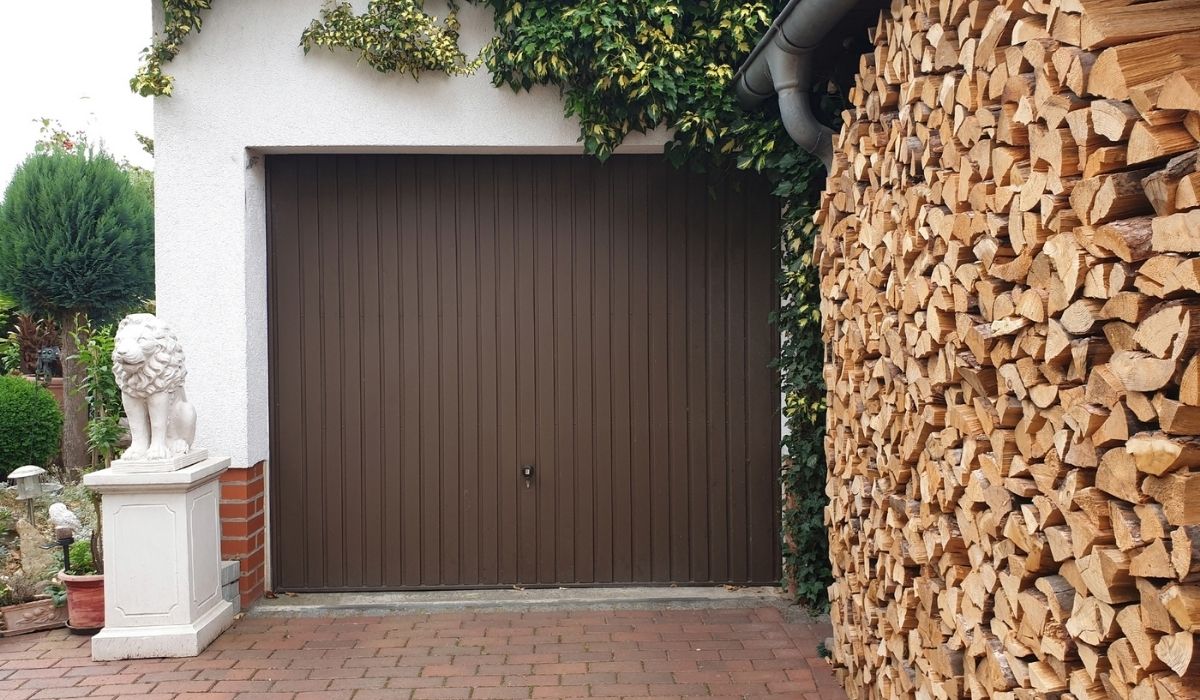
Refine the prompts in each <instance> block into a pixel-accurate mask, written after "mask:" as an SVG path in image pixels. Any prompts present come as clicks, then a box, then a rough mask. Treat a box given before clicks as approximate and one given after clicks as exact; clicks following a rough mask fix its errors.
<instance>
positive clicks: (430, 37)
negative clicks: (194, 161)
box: [135, 0, 830, 604]
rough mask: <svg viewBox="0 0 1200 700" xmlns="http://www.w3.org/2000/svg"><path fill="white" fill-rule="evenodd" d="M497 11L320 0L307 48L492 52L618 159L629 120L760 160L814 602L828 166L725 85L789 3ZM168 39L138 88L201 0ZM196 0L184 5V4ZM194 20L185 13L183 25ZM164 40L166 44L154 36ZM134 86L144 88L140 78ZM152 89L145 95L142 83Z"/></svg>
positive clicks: (674, 148) (794, 512)
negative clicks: (489, 18)
mask: <svg viewBox="0 0 1200 700" xmlns="http://www.w3.org/2000/svg"><path fill="white" fill-rule="evenodd" d="M470 1H471V2H473V3H475V4H479V5H484V6H487V7H489V8H491V9H492V10H493V12H494V17H495V33H496V38H495V39H494V40H493V41H492V42H491V43H489V44H488V45H487V46H486V47H485V48H484V50H483V53H482V54H481V55H480V56H477V57H475V58H469V57H467V56H466V55H465V54H464V53H463V51H462V50H461V49H460V48H459V45H458V38H459V35H458V32H459V25H458V15H457V13H458V9H459V4H458V0H451V2H450V3H449V10H450V12H449V13H448V14H447V16H446V17H445V18H444V19H439V18H437V17H435V16H433V15H432V14H430V13H428V12H426V10H425V7H424V2H423V1H422V0H371V2H370V3H369V4H368V7H367V10H366V12H364V13H362V14H355V12H354V10H353V9H352V8H351V7H350V6H349V5H348V4H345V3H341V4H337V5H333V6H327V7H326V8H325V9H324V10H323V11H322V12H321V16H320V17H319V18H318V19H316V20H314V21H313V23H312V24H311V25H310V26H309V27H308V28H307V29H306V30H305V31H304V33H303V35H302V37H301V44H302V46H304V48H305V50H306V51H307V50H309V49H311V48H312V47H314V46H323V47H327V48H330V49H333V48H342V49H347V50H350V51H353V52H356V53H357V54H358V55H359V57H360V59H361V60H363V61H365V62H366V63H368V64H369V65H370V66H372V67H373V68H375V69H376V70H379V71H382V72H405V73H409V74H411V75H412V76H414V77H416V76H418V75H419V74H420V73H421V72H423V71H434V72H442V73H446V74H448V75H461V74H465V73H470V72H473V71H474V70H475V69H476V68H477V67H479V65H480V63H481V62H483V63H486V65H487V68H488V70H489V72H490V73H491V76H492V80H493V82H494V83H495V84H496V85H498V86H508V87H510V88H512V89H513V90H528V89H530V88H532V87H534V86H537V85H548V86H554V87H557V88H558V89H559V90H561V92H562V95H563V99H564V104H565V111H566V115H567V116H570V117H574V118H576V119H578V121H579V123H580V130H581V131H580V141H581V143H582V144H583V148H584V150H585V151H586V152H587V153H590V154H592V155H595V156H597V157H599V158H601V159H603V158H607V157H608V156H610V155H611V154H612V153H613V151H614V150H615V149H616V148H617V146H619V145H620V144H621V142H622V141H623V140H624V139H625V138H626V137H627V136H628V135H629V134H631V133H633V132H646V131H649V130H652V129H654V128H656V127H658V126H660V125H661V126H664V127H665V128H667V129H668V130H669V132H670V133H671V134H672V140H671V141H670V143H668V145H667V156H668V157H669V158H670V159H671V161H672V162H673V163H675V164H676V165H679V166H686V167H694V168H698V169H707V170H721V169H724V168H732V167H736V168H740V169H745V170H754V171H758V172H761V173H763V174H764V175H765V176H767V177H769V178H770V179H771V180H772V182H774V183H775V188H776V194H777V195H778V196H779V197H780V198H781V201H782V203H783V217H782V230H781V234H780V236H781V246H782V251H783V255H782V260H783V264H782V268H781V272H780V278H779V283H780V295H781V307H780V310H779V312H778V314H777V315H776V317H775V319H774V320H775V322H776V323H777V324H778V326H779V329H780V331H781V333H782V337H783V342H782V351H781V354H780V359H779V363H780V364H779V370H780V375H781V378H782V382H783V389H784V393H785V406H784V416H785V419H786V422H787V426H788V434H787V435H786V436H785V438H784V445H783V447H784V449H785V451H786V454H787V459H786V460H785V466H784V469H783V473H782V475H781V477H782V481H783V485H784V493H785V496H784V500H785V503H784V515H783V537H784V557H785V576H784V584H785V585H787V586H788V587H789V589H790V590H791V591H793V593H794V594H795V595H796V597H797V598H798V599H800V600H801V601H804V602H807V603H810V604H821V603H822V602H823V601H824V598H825V587H826V586H827V585H828V583H829V578H830V573H829V561H828V556H827V553H826V552H827V539H826V534H825V528H824V524H823V513H822V509H823V507H824V504H825V497H824V485H825V457H824V447H823V436H824V426H825V405H824V395H825V387H824V383H823V379H822V374H821V369H822V342H821V336H820V318H819V308H820V305H819V298H818V297H819V294H818V288H817V274H816V270H815V267H814V264H813V255H812V251H811V247H812V242H813V238H814V234H815V231H814V230H813V224H812V215H813V213H814V212H815V210H816V204H817V197H818V195H819V192H820V190H821V188H822V186H823V180H824V171H823V169H822V167H821V165H820V163H819V162H818V161H817V160H816V159H814V158H812V157H810V156H808V155H807V154H806V153H804V152H803V151H802V150H801V149H800V148H799V147H798V146H796V145H795V144H794V143H793V142H792V141H791V140H790V139H789V138H788V136H787V134H786V133H785V132H784V131H783V127H782V125H781V123H780V121H779V115H778V113H773V112H770V111H759V112H746V111H745V110H743V109H741V108H740V107H739V106H738V105H737V103H736V101H735V99H734V95H733V92H732V90H730V88H729V84H730V81H731V79H732V77H733V71H734V67H735V66H736V65H737V64H738V63H739V62H740V61H742V60H743V59H744V58H745V57H746V55H747V54H748V53H749V52H750V50H751V49H752V48H753V46H754V44H755V42H756V41H757V40H758V38H759V37H760V36H762V35H763V33H764V32H765V31H766V29H767V27H768V26H769V25H770V22H771V20H772V19H773V18H774V16H775V14H776V13H777V12H778V11H779V10H780V9H782V6H783V4H784V0H772V1H767V0H587V1H584V0H579V1H576V2H564V1H563V0H470ZM163 4H164V7H167V8H171V7H174V8H176V11H174V12H173V11H172V10H171V9H168V11H167V13H166V16H167V17H168V18H175V20H174V22H173V23H172V22H170V21H169V22H168V26H167V30H166V32H165V33H166V35H167V36H166V38H165V39H163V40H162V41H159V42H156V44H155V47H151V49H148V50H147V54H148V56H149V59H151V60H157V62H155V63H149V62H148V64H147V66H145V67H143V71H142V72H141V73H139V77H141V76H143V74H145V77H144V78H143V79H142V81H141V83H137V80H138V79H137V78H135V89H137V88H138V85H139V84H140V85H143V86H150V87H157V86H165V88H166V90H165V91H164V92H154V91H153V90H149V93H150V94H169V93H170V85H171V82H170V78H169V77H166V76H163V75H162V74H161V67H162V64H163V63H165V62H166V61H169V60H170V58H171V57H174V55H175V54H177V53H178V44H179V41H181V40H182V38H183V37H184V36H186V34H188V33H189V32H190V31H192V30H198V29H199V26H200V23H199V18H198V16H197V15H196V14H195V13H194V12H192V10H194V9H200V8H207V7H208V0H163ZM182 9H187V10H188V12H186V13H184V12H182ZM186 21H190V22H192V24H187V23H186ZM160 45H161V46H162V48H161V49H156V47H159V46H160ZM140 91H141V90H140ZM143 94H146V92H145V91H144V92H143Z"/></svg>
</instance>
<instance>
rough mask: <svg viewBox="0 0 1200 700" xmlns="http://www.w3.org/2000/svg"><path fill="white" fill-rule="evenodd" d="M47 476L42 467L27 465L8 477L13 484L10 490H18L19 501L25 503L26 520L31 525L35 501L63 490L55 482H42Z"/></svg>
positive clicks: (60, 485)
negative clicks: (39, 497)
mask: <svg viewBox="0 0 1200 700" xmlns="http://www.w3.org/2000/svg"><path fill="white" fill-rule="evenodd" d="M45 475H46V470H45V469H42V468H41V467H38V466H35V465H32V464H26V465H25V466H23V467H21V468H19V469H15V470H13V471H12V472H11V473H10V474H9V475H8V480H9V481H11V482H13V485H12V486H10V487H9V488H10V489H16V491H17V500H18V501H24V502H25V518H26V519H27V520H28V521H29V524H30V525H32V524H33V501H34V499H36V498H37V497H38V496H41V495H44V494H50V493H58V492H59V491H61V490H62V484H58V483H55V482H53V481H49V482H47V481H42V477H43V476H45Z"/></svg>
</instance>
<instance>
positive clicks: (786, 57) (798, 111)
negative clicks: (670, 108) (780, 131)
mask: <svg viewBox="0 0 1200 700" xmlns="http://www.w3.org/2000/svg"><path fill="white" fill-rule="evenodd" d="M854 5H855V2H854V0H791V2H789V3H788V4H787V5H786V6H785V7H784V8H783V10H782V11H781V12H780V13H779V16H778V17H776V18H775V21H774V22H772V23H771V27H770V28H769V29H767V32H766V34H764V35H763V38H762V39H761V40H759V42H758V45H757V46H755V47H754V51H752V52H751V53H750V56H749V57H748V58H747V59H746V61H745V62H744V63H743V64H742V67H741V68H739V69H738V72H737V74H736V75H735V76H734V83H735V87H736V90H737V97H738V102H739V103H740V104H741V105H742V107H743V108H744V109H748V110H749V109H755V108H757V107H758V106H760V105H761V104H762V103H763V102H765V101H766V100H767V99H768V98H769V97H770V96H771V95H772V94H775V95H778V99H779V113H780V117H781V119H782V120H783V126H784V128H785V129H786V130H787V132H788V135H789V136H791V137H792V140H793V141H795V142H796V143H797V144H799V145H800V147H801V148H803V149H804V150H806V151H808V152H809V153H812V154H814V155H816V156H817V157H818V158H820V159H821V162H822V163H824V164H825V170H826V171H827V172H828V171H829V170H830V168H831V167H832V166H833V130H832V129H830V128H829V127H827V126H825V125H824V124H822V123H821V122H820V121H818V120H817V118H816V115H814V114H813V110H812V97H811V95H810V93H809V89H810V88H811V87H812V72H813V71H812V58H813V56H812V54H813V50H814V49H815V48H816V47H817V45H819V44H820V43H821V41H822V40H823V39H824V38H825V36H826V35H827V34H828V33H829V31H830V30H831V29H833V27H834V25H836V24H837V23H838V21H839V20H841V18H842V17H843V16H845V14H846V12H848V11H849V10H850V9H851V8H853V7H854Z"/></svg>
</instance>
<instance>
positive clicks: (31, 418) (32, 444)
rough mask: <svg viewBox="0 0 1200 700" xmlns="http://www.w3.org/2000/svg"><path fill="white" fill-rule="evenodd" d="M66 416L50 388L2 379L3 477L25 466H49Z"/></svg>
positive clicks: (0, 449) (0, 446)
mask: <svg viewBox="0 0 1200 700" xmlns="http://www.w3.org/2000/svg"><path fill="white" fill-rule="evenodd" d="M62 425H63V415H62V411H61V410H60V409H59V408H58V402H57V401H55V400H54V395H53V394H51V393H50V391H49V390H48V389H45V388H43V387H40V386H38V385H37V384H35V383H33V382H31V381H29V380H27V379H25V378H23V377H13V376H2V377H0V475H2V476H3V477H7V476H8V473H9V472H11V471H12V470H13V469H16V468H17V467H20V466H22V465H25V464H36V465H38V466H43V467H44V466H47V465H48V464H49V462H50V459H51V458H52V457H53V456H54V455H55V454H56V453H57V452H58V440H59V438H60V437H61V436H62Z"/></svg>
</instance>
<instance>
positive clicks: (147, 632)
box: [92, 600, 237, 661]
mask: <svg viewBox="0 0 1200 700" xmlns="http://www.w3.org/2000/svg"><path fill="white" fill-rule="evenodd" d="M236 614H237V608H236V607H234V605H233V603H230V602H229V601H227V600H222V601H221V602H220V603H218V604H217V605H216V606H214V607H213V608H212V609H211V610H209V611H208V612H207V613H205V614H204V615H203V616H201V617H200V619H198V620H196V621H195V622H192V623H191V624H187V625H163V626H160V627H105V628H104V629H102V630H100V633H99V634H97V635H96V636H95V637H92V660H93V661H119V660H121V659H157V658H165V657H180V656H199V654H200V652H202V651H204V648H205V647H207V646H208V645H209V644H211V643H212V641H213V640H214V639H216V638H217V637H218V636H219V635H220V634H221V633H222V632H224V631H225V630H226V629H228V627H229V626H230V625H231V624H233V617H234V615H236Z"/></svg>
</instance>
